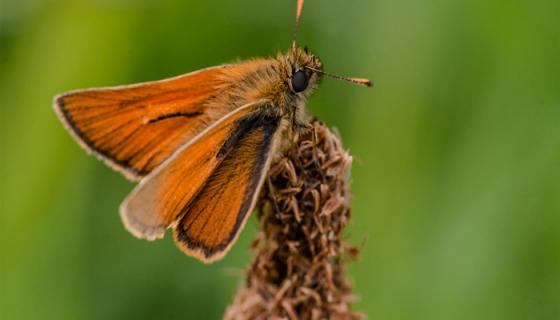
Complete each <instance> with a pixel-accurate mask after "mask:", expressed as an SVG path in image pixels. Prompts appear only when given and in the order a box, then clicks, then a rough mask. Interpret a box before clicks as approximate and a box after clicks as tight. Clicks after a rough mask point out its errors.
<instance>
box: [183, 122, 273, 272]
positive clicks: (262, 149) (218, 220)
mask: <svg viewBox="0 0 560 320" xmlns="http://www.w3.org/2000/svg"><path fill="white" fill-rule="evenodd" d="M279 126H280V124H279V119H278V118H271V117H266V116H260V115H256V116H255V117H251V116H250V117H248V118H245V119H244V120H243V122H242V124H240V125H239V126H238V127H237V128H236V132H235V135H236V136H237V138H236V140H235V142H234V143H233V145H232V146H231V151H229V153H228V155H227V156H226V157H225V159H224V160H223V161H222V162H221V163H220V165H219V166H218V167H217V168H216V170H215V171H214V172H213V173H212V175H211V176H210V177H209V178H208V180H207V182H206V184H205V185H204V187H203V188H202V189H201V190H200V191H199V193H198V195H197V196H196V198H194V199H193V200H192V201H191V202H190V203H189V204H188V205H187V206H186V207H185V208H184V210H183V213H184V214H183V217H182V218H181V220H179V223H178V224H177V225H176V226H175V228H174V236H175V243H176V244H177V246H178V247H179V248H181V249H182V250H183V252H185V253H186V254H187V255H191V256H194V257H196V258H198V259H200V260H202V261H203V262H205V263H210V262H214V261H216V260H218V259H221V258H222V257H223V256H224V255H225V254H226V253H227V252H228V251H229V249H230V248H231V246H232V245H233V243H235V241H236V240H237V237H238V235H239V232H240V231H241V229H243V227H244V226H245V222H246V221H247V218H248V217H249V214H250V213H251V211H252V210H253V208H254V206H255V202H256V200H257V197H258V195H259V191H260V188H261V186H262V183H263V180H264V177H265V175H266V172H267V170H268V167H269V163H270V160H271V158H272V154H274V152H275V151H276V143H277V139H278V137H279V136H280V130H279Z"/></svg>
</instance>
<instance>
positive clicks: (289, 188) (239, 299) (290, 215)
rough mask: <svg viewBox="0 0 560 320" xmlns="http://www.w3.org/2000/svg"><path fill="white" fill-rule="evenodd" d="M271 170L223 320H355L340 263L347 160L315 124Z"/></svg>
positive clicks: (350, 255)
mask: <svg viewBox="0 0 560 320" xmlns="http://www.w3.org/2000/svg"><path fill="white" fill-rule="evenodd" d="M312 125H313V130H312V131H311V132H310V133H309V134H307V135H305V136H302V137H301V138H300V139H299V141H298V143H297V144H295V145H294V147H293V148H291V150H289V151H288V152H287V153H286V155H285V156H284V157H282V158H281V159H279V161H277V162H276V163H274V164H273V165H272V167H271V168H270V171H269V180H268V183H266V185H265V188H263V192H262V195H261V198H260V201H259V209H258V218H259V219H260V224H261V229H260V232H259V234H258V236H257V239H256V240H255V242H254V243H253V249H254V251H255V252H256V256H255V258H254V260H253V262H252V263H251V265H250V267H249V269H248V270H247V283H246V287H244V288H241V289H239V291H238V292H237V295H236V297H235V299H234V302H233V304H232V305H231V306H230V307H229V308H228V309H227V310H226V313H225V319H361V318H363V317H364V316H363V315H362V314H360V313H357V312H354V311H352V310H351V308H350V304H351V303H352V301H353V300H354V298H355V297H354V296H353V294H352V292H351V286H350V284H349V283H348V281H347V279H346V278H345V272H344V265H343V264H344V262H345V261H346V260H348V259H354V258H356V256H357V254H358V250H357V248H355V247H353V246H350V245H348V244H347V243H346V242H345V241H344V235H343V229H344V227H345V226H346V225H347V224H348V221H349V219H350V206H349V200H350V192H349V187H348V178H349V170H350V165H351V162H352V158H351V156H350V155H349V154H348V152H346V151H345V150H344V149H343V148H342V145H341V142H340V140H339V138H338V137H337V136H336V135H334V134H333V133H332V132H331V131H329V129H328V128H327V127H326V126H325V125H324V124H322V123H320V122H313V123H312Z"/></svg>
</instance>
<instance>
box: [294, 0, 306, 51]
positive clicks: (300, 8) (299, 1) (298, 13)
mask: <svg viewBox="0 0 560 320" xmlns="http://www.w3.org/2000/svg"><path fill="white" fill-rule="evenodd" d="M303 1H304V0H297V10H296V23H295V24H294V31H293V33H292V48H293V49H295V48H296V47H297V41H296V39H297V31H298V27H299V21H300V19H301V12H302V11H303Z"/></svg>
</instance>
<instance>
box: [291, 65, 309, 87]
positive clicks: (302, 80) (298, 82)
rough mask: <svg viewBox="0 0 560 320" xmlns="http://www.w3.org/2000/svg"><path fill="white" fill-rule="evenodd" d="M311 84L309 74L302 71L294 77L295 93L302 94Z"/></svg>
mask: <svg viewBox="0 0 560 320" xmlns="http://www.w3.org/2000/svg"><path fill="white" fill-rule="evenodd" d="M308 84H309V78H307V74H306V73H305V72H304V71H303V70H300V71H298V72H296V73H294V75H293V76H292V88H294V91H295V92H302V91H303V90H305V89H306V88H307V85H308Z"/></svg>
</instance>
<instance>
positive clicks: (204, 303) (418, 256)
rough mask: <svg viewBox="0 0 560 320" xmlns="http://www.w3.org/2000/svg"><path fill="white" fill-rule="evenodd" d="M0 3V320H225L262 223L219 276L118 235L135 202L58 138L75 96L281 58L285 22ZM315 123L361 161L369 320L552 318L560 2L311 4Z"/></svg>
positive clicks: (192, 4) (305, 31)
mask: <svg viewBox="0 0 560 320" xmlns="http://www.w3.org/2000/svg"><path fill="white" fill-rule="evenodd" d="M293 2H294V3H291V2H290V1H266V2H263V1H257V0H239V1H218V0H209V1H204V2H202V1H178V0H177V1H172V0H165V1H149V0H143V1H132V0H119V1H109V0H96V1H93V0H90V1H85V0H82V1H64V0H59V1H55V0H53V1H41V0H34V1H16V0H1V1H0V134H1V140H0V143H1V151H0V164H1V165H0V181H1V182H0V200H1V203H0V204H1V206H0V214H1V221H0V254H1V260H0V263H1V269H0V276H1V278H0V280H1V283H0V318H2V319H217V318H219V317H220V316H221V315H222V312H223V310H224V308H225V306H226V305H227V304H228V303H229V302H230V299H231V297H232V295H233V292H234V289H235V287H236V285H238V284H239V283H240V282H241V281H242V278H241V276H242V274H243V273H242V269H243V268H244V267H245V266H246V265H247V264H248V262H249V259H250V254H249V252H248V249H247V248H248V245H249V242H250V241H251V239H252V237H253V236H254V230H255V223H251V222H250V223H249V224H248V228H247V229H246V230H245V231H244V232H243V235H242V237H241V239H240V241H239V242H238V243H237V245H236V246H235V247H234V249H233V250H232V252H231V253H230V255H229V256H228V257H227V258H226V259H225V260H224V261H221V262H219V263H217V264H214V265H211V266H204V265H202V264H200V263H198V262H197V261H195V260H193V259H191V258H187V257H185V256H183V254H182V253H181V252H180V251H179V250H177V249H176V248H175V247H174V246H173V244H172V243H171V242H172V241H170V239H169V237H167V238H166V239H165V240H163V241H159V242H154V243H149V242H145V241H140V240H137V239H135V238H133V237H132V236H131V235H129V234H128V233H127V232H126V231H125V230H124V228H123V227H122V225H121V222H120V219H119V216H118V214H117V208H118V205H119V203H120V201H121V200H122V199H123V198H124V197H125V196H126V194H127V192H128V191H130V190H131V188H132V187H133V185H132V184H131V183H128V182H126V181H125V180H124V179H123V178H122V177H121V176H120V175H119V174H117V173H115V172H112V171H111V170H110V169H108V168H106V167H105V166H104V165H103V164H102V163H100V162H98V161H96V160H95V159H94V158H92V157H88V156H86V155H85V153H84V152H83V151H82V150H81V149H80V148H79V147H78V146H77V145H76V143H75V142H74V141H72V140H71V138H70V137H69V135H68V134H67V133H66V132H65V131H64V129H63V128H62V126H61V124H60V123H59V121H58V120H57V119H56V117H55V115H54V113H53V111H52V109H51V107H50V104H51V99H52V97H53V96H54V95H55V94H56V93H59V92H62V91H66V90H69V89H76V88H84V87H92V86H109V85H117V84H126V83H134V82H140V81H147V80H156V79H161V78H165V77H170V76H174V75H177V74H181V73H185V72H189V71H192V70H196V69H200V68H204V67H207V66H212V65H216V64H221V63H223V62H228V61H233V60H235V59H245V58H249V57H253V56H259V55H274V54H276V52H277V51H278V50H286V49H288V47H289V45H290V35H291V28H292V22H293V16H294V11H295V1H293ZM306 2H307V3H306V7H305V9H304V14H303V20H302V25H301V29H300V35H299V39H300V43H301V44H307V45H308V46H309V48H310V49H311V50H312V51H313V52H315V53H317V54H318V55H319V56H320V57H321V58H322V59H323V61H324V63H325V67H326V69H327V70H328V71H330V72H334V73H341V74H346V75H352V76H362V77H370V78H372V79H373V80H374V81H375V83H376V87H375V88H374V89H373V90H368V89H364V88H361V87H357V86H352V85H349V84H347V83H343V82H338V81H335V80H331V79H325V80H324V81H323V85H322V87H321V88H320V89H319V91H318V92H317V93H316V94H315V96H314V97H313V98H312V99H311V101H310V102H309V107H310V109H311V110H312V112H313V113H314V114H315V115H317V116H318V117H319V118H320V119H322V120H325V121H326V122H327V123H328V124H330V125H332V126H335V127H337V128H338V129H339V131H340V133H341V135H342V137H343V140H344V142H345V144H346V146H347V147H348V148H350V150H351V151H352V153H353V155H354V157H355V159H356V161H355V165H354V168H353V190H354V194H355V196H354V200H353V206H354V208H353V223H352V225H351V226H350V227H349V228H348V230H349V236H350V237H351V239H352V240H353V241H354V242H356V243H359V242H361V241H362V240H364V239H367V241H366V242H365V245H364V247H363V250H362V259H361V261H359V262H358V263H355V264H354V265H352V266H351V268H350V271H351V272H350V274H351V276H352V278H353V279H354V282H355V287H356V292H357V294H359V295H360V296H361V302H360V303H359V304H358V305H357V308H358V309H360V310H362V311H365V312H366V313H367V314H368V315H369V317H370V318H371V319H386V320H389V319H426V320H434V319H454V320H457V319H465V320H471V319H492V320H496V319H508V320H512V319H556V318H557V317H558V315H559V314H560V197H559V193H560V87H559V84H560V58H559V57H560V33H559V30H560V20H559V19H558V12H560V2H558V1H556V0H543V1H516V0H514V1H505V0H496V1H482V0H474V1H467V0H459V1H443V0H439V1H437V0H431V1H388V0H379V1H369V0H368V1H365V0H363V1H318V0H308V1H306Z"/></svg>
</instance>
